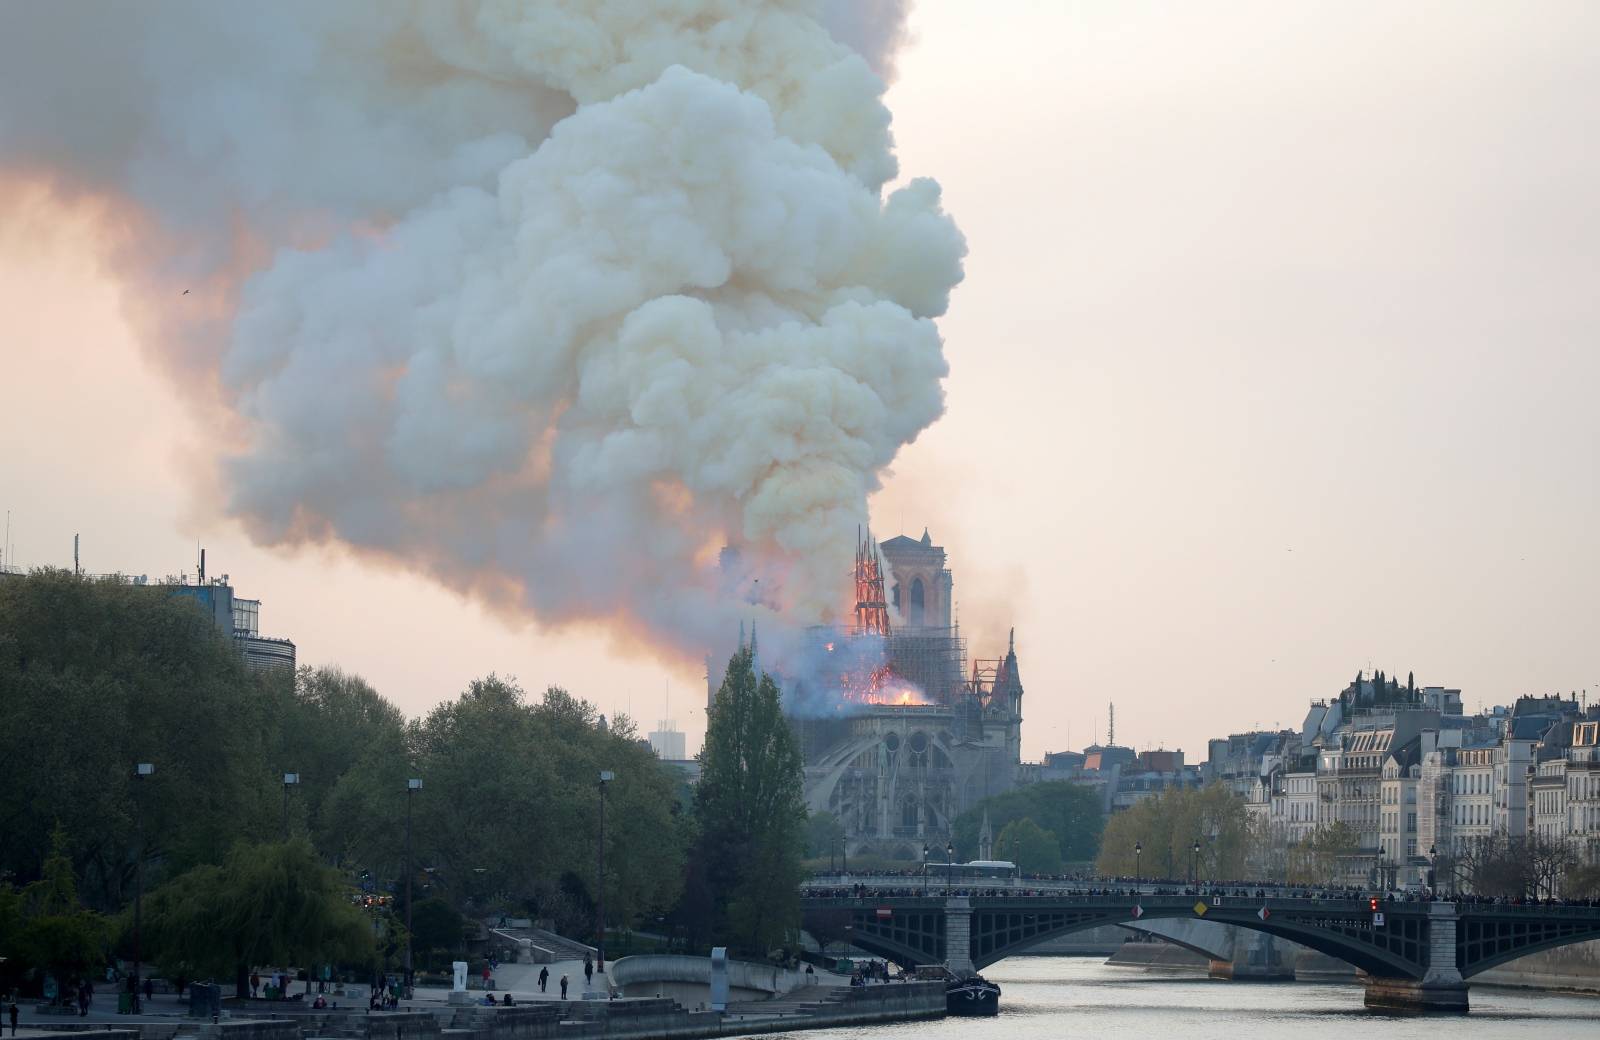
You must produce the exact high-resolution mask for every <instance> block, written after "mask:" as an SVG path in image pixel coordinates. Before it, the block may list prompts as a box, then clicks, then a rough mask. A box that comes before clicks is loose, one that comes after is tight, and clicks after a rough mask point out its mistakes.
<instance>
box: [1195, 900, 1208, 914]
mask: <svg viewBox="0 0 1600 1040" xmlns="http://www.w3.org/2000/svg"><path fill="white" fill-rule="evenodd" d="M1209 909H1211V908H1210V907H1208V906H1206V904H1205V901H1204V900H1202V901H1200V902H1198V903H1196V904H1195V905H1194V912H1195V914H1196V915H1197V916H1200V917H1204V916H1205V915H1206V911H1207V910H1209Z"/></svg>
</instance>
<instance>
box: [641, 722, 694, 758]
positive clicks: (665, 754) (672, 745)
mask: <svg viewBox="0 0 1600 1040" xmlns="http://www.w3.org/2000/svg"><path fill="white" fill-rule="evenodd" d="M647 739H648V740H649V741H650V750H652V751H654V752H655V753H656V757H657V758H659V759H661V760H662V761H664V762H681V761H683V760H684V759H686V758H688V757H689V756H688V754H687V753H686V747H687V744H686V741H685V739H684V734H683V731H682V730H680V729H678V724H677V722H675V721H674V720H672V719H662V720H661V721H660V722H659V723H658V724H657V725H656V728H655V729H653V730H651V731H650V733H649V734H648V735H647Z"/></svg>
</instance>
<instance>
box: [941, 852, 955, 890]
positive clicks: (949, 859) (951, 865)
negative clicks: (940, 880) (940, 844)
mask: <svg viewBox="0 0 1600 1040" xmlns="http://www.w3.org/2000/svg"><path fill="white" fill-rule="evenodd" d="M955 862H956V846H955V843H954V842H949V841H947V842H945V843H944V866H945V871H944V892H945V895H946V896H947V897H948V896H949V894H950V878H951V877H952V876H953V875H954V874H955Z"/></svg>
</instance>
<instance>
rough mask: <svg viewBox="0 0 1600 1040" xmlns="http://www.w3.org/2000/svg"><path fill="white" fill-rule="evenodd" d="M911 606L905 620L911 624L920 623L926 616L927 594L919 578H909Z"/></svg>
mask: <svg viewBox="0 0 1600 1040" xmlns="http://www.w3.org/2000/svg"><path fill="white" fill-rule="evenodd" d="M910 600H911V607H910V610H909V611H908V613H907V618H906V620H907V621H909V622H910V623H911V624H913V625H921V624H923V623H924V621H925V619H926V618H927V605H928V594H927V589H926V588H925V587H924V586H923V584H922V579H921V578H912V579H911V596H910Z"/></svg>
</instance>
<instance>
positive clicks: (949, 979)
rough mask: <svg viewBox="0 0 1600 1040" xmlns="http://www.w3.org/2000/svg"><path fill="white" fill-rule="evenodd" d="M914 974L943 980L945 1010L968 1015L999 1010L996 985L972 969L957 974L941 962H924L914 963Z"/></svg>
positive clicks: (964, 1015) (994, 1012) (929, 978)
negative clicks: (965, 972) (968, 973)
mask: <svg viewBox="0 0 1600 1040" xmlns="http://www.w3.org/2000/svg"><path fill="white" fill-rule="evenodd" d="M917 978H919V979H925V980H930V981H931V980H938V981H940V982H943V983H944V1009H945V1012H946V1013H947V1014H951V1015H960V1016H962V1017H969V1016H974V1015H998V1014H999V1013H1000V987H999V986H998V985H996V984H995V983H993V982H990V981H989V980H988V979H985V978H984V977H983V976H982V975H979V974H978V973H976V972H973V973H972V974H971V975H957V974H956V973H955V972H953V971H951V970H950V969H949V968H947V967H945V966H944V965H942V964H924V965H919V966H918V968H917Z"/></svg>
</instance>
